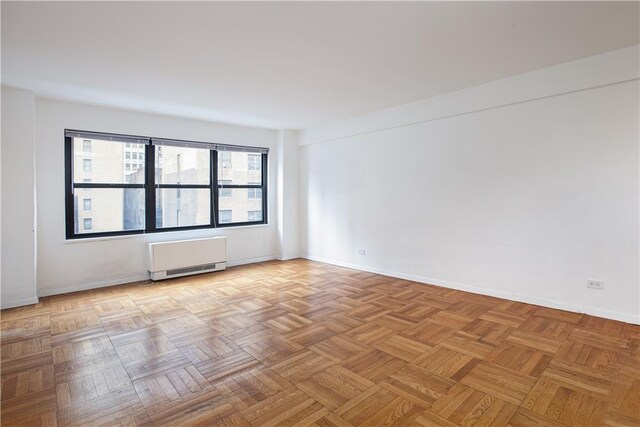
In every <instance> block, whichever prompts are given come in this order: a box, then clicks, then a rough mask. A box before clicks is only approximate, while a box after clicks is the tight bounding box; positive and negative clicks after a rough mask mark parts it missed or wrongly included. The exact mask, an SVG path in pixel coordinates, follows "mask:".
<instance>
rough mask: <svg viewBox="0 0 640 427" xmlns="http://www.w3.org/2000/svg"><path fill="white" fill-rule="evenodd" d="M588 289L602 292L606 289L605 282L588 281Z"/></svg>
mask: <svg viewBox="0 0 640 427" xmlns="http://www.w3.org/2000/svg"><path fill="white" fill-rule="evenodd" d="M587 288H589V289H597V290H599V291H601V290H603V289H604V282H603V281H601V280H587Z"/></svg>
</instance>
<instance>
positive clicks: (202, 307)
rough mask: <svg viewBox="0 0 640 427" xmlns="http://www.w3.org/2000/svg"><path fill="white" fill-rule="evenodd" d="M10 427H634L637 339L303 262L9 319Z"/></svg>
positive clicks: (50, 305) (60, 302)
mask: <svg viewBox="0 0 640 427" xmlns="http://www.w3.org/2000/svg"><path fill="white" fill-rule="evenodd" d="M1 369H2V407H1V417H2V425H3V426H12V425H44V426H53V425H61V426H67V425H83V426H87V425H89V426H92V425H118V426H125V425H126V426H135V425H145V426H146V425H149V426H151V425H156V426H181V425H223V426H255V427H262V426H289V425H314V426H358V425H366V426H380V425H392V424H393V425H401V426H524V425H546V426H568V425H576V426H590V425H594V426H599V425H606V426H638V425H640V327H639V326H634V325H630V324H625V323H621V322H615V321H612V320H606V319H600V318H596V317H592V316H588V315H580V314H575V313H569V312H563V311H559V310H552V309H549V308H544V307H538V306H534V305H529V304H522V303H517V302H513V301H506V300H501V299H497V298H491V297H486V296H481V295H475V294H470V293H466V292H459V291H454V290H450V289H444V288H440V287H435V286H428V285H423V284H418V283H413V282H408V281H405V280H399V279H393V278H389V277H384V276H379V275H375V274H369V273H364V272H359V271H354V270H349V269H344V268H339V267H335V266H331V265H325V264H320V263H316V262H311V261H307V260H292V261H287V262H276V261H274V262H267V263H261V264H254V265H248V266H242V267H236V268H230V269H228V270H226V271H224V272H219V273H213V274H208V275H202V276H192V277H188V278H181V279H176V280H169V281H165V282H159V283H156V284H145V283H137V284H130V285H122V286H114V287H110V288H104V289H99V290H94V291H87V292H79V293H74V294H67V295H60V296H55V297H49V298H42V300H41V302H40V303H39V304H37V305H32V306H28V307H22V308H16V309H11V310H4V311H3V312H2V367H1Z"/></svg>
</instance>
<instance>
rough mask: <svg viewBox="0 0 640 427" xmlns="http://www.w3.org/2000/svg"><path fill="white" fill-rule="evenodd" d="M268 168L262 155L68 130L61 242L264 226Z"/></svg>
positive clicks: (244, 149) (260, 152) (215, 146)
mask: <svg viewBox="0 0 640 427" xmlns="http://www.w3.org/2000/svg"><path fill="white" fill-rule="evenodd" d="M86 141H89V142H90V143H91V144H90V146H91V147H90V150H91V156H90V157H91V158H87V155H86V152H87V148H88V147H87V145H86V143H85V142H86ZM266 162H267V149H262V148H251V147H241V146H229V145H218V144H212V143H198V142H189V141H176V140H165V139H159V138H151V137H136V136H128V135H114V134H104V133H94V132H85V131H72V130H66V131H65V164H66V171H65V175H66V183H67V185H66V205H65V206H66V230H67V238H68V239H73V238H86V237H94V236H95V237H98V236H112V235H122V234H140V233H155V232H162V231H169V230H171V231H174V230H184V229H195V228H215V227H225V226H239V225H250V224H265V223H266V222H267V218H266V217H267V215H266V214H267V204H266V191H267V176H266V166H267V163H266ZM88 172H91V173H88ZM87 176H90V177H91V178H87ZM89 191H90V192H91V193H90V194H83V193H85V192H89ZM83 195H84V197H83ZM87 196H90V197H87ZM88 215H90V216H91V217H90V218H89V217H88Z"/></svg>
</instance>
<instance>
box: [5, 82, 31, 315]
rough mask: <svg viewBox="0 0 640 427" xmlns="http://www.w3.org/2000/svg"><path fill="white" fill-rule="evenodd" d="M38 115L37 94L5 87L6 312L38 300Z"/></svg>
mask: <svg viewBox="0 0 640 427" xmlns="http://www.w3.org/2000/svg"><path fill="white" fill-rule="evenodd" d="M34 113H35V101H34V96H33V94H32V93H31V92H27V91H24V90H19V89H14V88H9V87H5V86H3V87H2V270H1V271H2V291H1V296H2V298H1V299H2V308H8V307H15V306H20V305H26V304H33V303H36V302H37V301H38V299H37V296H36V270H35V262H36V261H35V253H36V240H35V239H36V237H35V212H36V205H35V193H34V191H35V182H34V181H35V177H34Z"/></svg>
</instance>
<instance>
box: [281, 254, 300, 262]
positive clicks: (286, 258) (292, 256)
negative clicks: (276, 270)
mask: <svg viewBox="0 0 640 427" xmlns="http://www.w3.org/2000/svg"><path fill="white" fill-rule="evenodd" d="M296 258H300V254H299V253H294V254H284V255H282V256H279V257H278V260H280V261H289V260H290V259H296Z"/></svg>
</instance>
